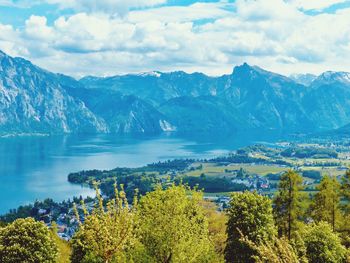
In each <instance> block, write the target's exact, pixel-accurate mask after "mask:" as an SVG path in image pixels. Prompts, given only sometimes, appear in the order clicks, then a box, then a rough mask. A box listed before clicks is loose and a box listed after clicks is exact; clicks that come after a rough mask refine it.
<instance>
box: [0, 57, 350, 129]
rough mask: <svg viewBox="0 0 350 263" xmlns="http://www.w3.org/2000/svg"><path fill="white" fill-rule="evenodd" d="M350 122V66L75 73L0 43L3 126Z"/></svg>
mask: <svg viewBox="0 0 350 263" xmlns="http://www.w3.org/2000/svg"><path fill="white" fill-rule="evenodd" d="M349 123H350V73H346V72H331V71H329V72H325V73H323V74H321V75H320V76H314V75H311V74H303V75H293V76H291V77H286V76H282V75H279V74H276V73H273V72H269V71H266V70H264V69H261V68H259V67H256V66H250V65H248V64H246V63H244V64H243V65H240V66H237V67H235V68H234V70H233V72H232V73H231V74H228V75H223V76H219V77H210V76H207V75H205V74H202V73H192V74H188V73H185V72H183V71H176V72H170V73H162V72H157V71H155V72H149V73H142V74H128V75H123V76H112V77H103V78H102V77H93V76H88V77H84V78H82V79H80V80H76V79H74V78H72V77H69V76H65V75H62V74H55V73H52V72H49V71H46V70H44V69H41V68H39V67H37V66H35V65H33V64H32V63H31V62H30V61H27V60H25V59H23V58H13V57H11V56H8V55H7V54H5V53H3V52H1V51H0V134H19V133H45V134H47V133H50V134H59V133H120V134H124V133H135V134H139V133H142V134H159V133H162V132H175V131H176V132H178V133H213V132H219V133H224V132H225V133H230V132H235V131H249V130H255V131H256V130H261V131H262V132H263V131H280V132H283V133H295V132H298V133H306V132H320V131H326V130H332V129H339V128H341V127H342V126H346V125H348V124H349Z"/></svg>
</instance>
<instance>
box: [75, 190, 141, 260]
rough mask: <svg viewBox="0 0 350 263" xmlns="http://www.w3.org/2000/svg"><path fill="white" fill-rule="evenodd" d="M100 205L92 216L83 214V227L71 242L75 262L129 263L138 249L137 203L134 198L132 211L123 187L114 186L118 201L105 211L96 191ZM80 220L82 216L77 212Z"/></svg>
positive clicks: (85, 211)
mask: <svg viewBox="0 0 350 263" xmlns="http://www.w3.org/2000/svg"><path fill="white" fill-rule="evenodd" d="M96 196H97V199H98V205H97V206H96V208H95V209H94V210H93V212H92V213H91V214H89V213H88V212H87V210H86V208H85V206H84V204H82V207H83V210H84V217H85V220H84V223H83V224H81V225H80V227H79V230H78V231H77V233H76V234H75V235H74V237H73V239H72V242H71V244H72V256H71V260H72V262H73V263H74V262H77V263H78V262H113V261H115V262H124V261H127V260H128V259H129V254H128V252H129V251H131V250H132V249H133V247H134V246H135V243H136V242H137V240H136V235H135V213H134V211H135V209H136V207H137V199H136V198H134V203H133V205H132V208H130V207H129V205H128V202H127V198H126V195H125V192H124V191H123V187H122V186H121V190H120V191H118V189H117V187H116V186H115V198H114V199H112V200H110V201H109V202H108V204H107V207H106V208H105V207H104V206H103V200H102V197H101V195H100V193H99V190H98V188H97V187H96ZM76 217H77V218H78V220H79V217H80V216H79V214H78V212H76Z"/></svg>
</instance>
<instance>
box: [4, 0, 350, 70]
mask: <svg viewBox="0 0 350 263" xmlns="http://www.w3.org/2000/svg"><path fill="white" fill-rule="evenodd" d="M46 2H48V3H49V4H55V5H58V6H59V7H60V8H61V9H72V10H74V12H73V13H72V14H70V15H63V14H62V15H61V16H59V17H58V18H57V19H55V20H54V21H53V22H50V23H49V22H48V17H46V16H41V15H39V16H38V15H31V16H30V17H28V19H27V20H26V21H25V24H24V26H23V27H20V28H15V27H14V26H12V25H6V24H1V19H0V49H2V50H4V51H5V52H8V53H9V54H11V55H15V56H24V57H26V58H28V59H31V60H33V61H34V62H35V63H37V64H38V65H40V66H42V67H44V68H47V69H49V70H52V71H55V72H62V73H65V74H69V75H73V76H76V77H81V76H85V75H101V76H104V75H114V74H123V73H129V72H140V71H151V70H161V71H173V70H180V69H181V70H186V71H188V72H194V71H202V72H205V73H207V74H210V75H219V74H223V73H230V72H231V71H232V67H233V66H234V65H236V64H241V63H243V62H248V63H250V64H256V65H259V66H261V67H264V68H267V69H270V70H272V71H276V72H280V73H283V74H291V73H298V72H311V73H320V72H322V71H325V70H328V69H332V70H345V71H346V70H348V71H350V52H349V51H350V19H349V17H350V8H343V9H339V10H335V11H334V12H332V13H324V12H319V13H317V14H314V15H310V14H308V13H307V12H305V10H322V9H324V8H329V7H331V6H333V5H334V4H339V3H341V2H344V1H339V0H338V1H337V0H330V1H326V0H322V1H321V0H320V1H318V0H310V1H298V0H295V1H294V0H293V1H283V0H269V1H264V0H237V1H235V2H230V1H219V2H212V3H201V2H195V3H193V4H191V5H187V6H174V5H172V6H170V5H166V1H165V0H151V1H150V0H147V1H146V0H131V1H122V0H120V1H119V0H117V1H115V0H114V1H112V0H104V1H97V0H64V1H58V0H46ZM0 3H1V2H0Z"/></svg>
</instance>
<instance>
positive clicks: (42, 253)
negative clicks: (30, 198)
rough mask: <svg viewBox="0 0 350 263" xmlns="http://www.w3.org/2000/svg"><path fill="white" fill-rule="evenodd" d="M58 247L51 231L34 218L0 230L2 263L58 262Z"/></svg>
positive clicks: (20, 220)
mask: <svg viewBox="0 0 350 263" xmlns="http://www.w3.org/2000/svg"><path fill="white" fill-rule="evenodd" d="M57 254H58V249H57V245H56V244H55V242H54V240H53V236H52V233H51V232H50V230H49V229H48V228H47V227H46V226H45V225H44V224H43V223H41V222H37V221H35V220H34V219H33V218H26V219H17V220H16V221H14V222H13V223H11V224H9V225H7V226H6V227H4V228H1V229H0V262H2V263H18V262H28V263H31V262H33V263H37V262H47V263H49V262H56V258H57Z"/></svg>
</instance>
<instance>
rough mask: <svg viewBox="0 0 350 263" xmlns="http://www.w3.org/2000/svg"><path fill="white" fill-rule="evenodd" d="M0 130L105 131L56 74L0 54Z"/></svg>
mask: <svg viewBox="0 0 350 263" xmlns="http://www.w3.org/2000/svg"><path fill="white" fill-rule="evenodd" d="M0 131H1V133H62V132H65V133H68V132H106V131H108V129H107V126H106V124H105V122H104V121H103V120H102V119H99V118H97V117H96V116H95V115H94V114H93V113H92V112H91V111H90V110H89V109H88V108H87V107H86V106H85V105H84V103H83V102H82V101H80V100H77V99H75V98H73V97H71V96H69V95H68V94H67V92H66V91H65V90H64V89H63V88H62V87H61V85H60V82H59V78H58V77H57V75H55V74H52V73H49V72H47V71H45V70H42V69H40V68H38V67H36V66H34V65H33V64H31V63H30V62H29V61H26V60H24V59H21V58H11V57H9V56H7V55H6V54H4V53H0Z"/></svg>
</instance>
